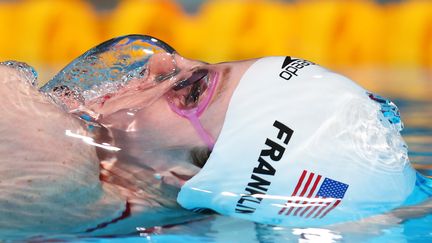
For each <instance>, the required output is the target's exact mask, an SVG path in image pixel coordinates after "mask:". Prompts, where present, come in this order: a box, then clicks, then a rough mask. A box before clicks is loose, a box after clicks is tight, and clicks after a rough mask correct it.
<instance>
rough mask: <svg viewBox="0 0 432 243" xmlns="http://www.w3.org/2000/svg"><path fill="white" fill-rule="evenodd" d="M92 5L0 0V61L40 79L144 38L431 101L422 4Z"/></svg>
mask: <svg viewBox="0 0 432 243" xmlns="http://www.w3.org/2000/svg"><path fill="white" fill-rule="evenodd" d="M94 2H99V4H101V3H102V4H103V1H92V2H89V1H86V0H27V1H0V60H8V59H15V60H20V61H25V62H27V63H29V64H31V65H33V66H34V67H36V69H37V70H38V71H39V72H41V70H42V75H41V76H42V77H41V79H42V81H46V80H47V79H49V77H51V76H52V75H53V74H55V73H56V72H57V71H59V70H60V69H61V68H62V67H63V66H65V65H66V64H67V63H69V62H70V61H71V60H73V59H74V58H75V57H77V56H78V55H80V54H81V53H83V52H84V51H86V50H88V49H89V48H91V47H93V46H95V45H96V44H98V43H100V42H102V41H104V40H107V39H110V38H112V37H115V36H120V35H125V34H131V33H135V34H148V35H152V36H155V37H158V38H160V39H162V40H164V41H166V42H168V43H169V44H171V45H172V46H173V47H174V48H175V49H177V51H178V52H179V53H180V54H182V55H184V56H186V57H189V58H195V59H200V60H204V61H207V62H221V61H229V60H239V59H246V58H254V57H260V56H268V55H291V56H297V57H302V58H304V59H308V60H311V61H313V62H316V63H319V64H321V65H323V66H326V67H330V68H333V69H336V70H339V71H342V72H343V73H345V74H347V75H348V76H350V77H352V78H354V79H356V80H358V81H360V83H362V84H365V86H367V88H369V89H372V90H374V89H375V90H376V89H378V90H380V89H384V88H385V93H389V94H393V93H397V94H398V96H402V97H404V96H406V97H407V98H411V99H415V98H422V99H425V98H428V99H429V98H430V99H432V95H431V94H432V88H431V86H432V85H431V84H430V83H431V79H432V75H431V72H430V70H431V69H432V1H413V0H411V1H409V0H406V1H398V2H394V1H392V2H390V3H385V4H383V3H377V2H375V1H290V2H287V1H260V0H250V1H246V0H243V1H240V0H231V1H229V0H225V1H223V0H208V1H204V2H203V3H202V4H200V6H199V8H198V9H197V10H196V11H195V12H193V13H191V12H190V11H186V10H185V9H184V6H183V5H181V4H180V3H179V2H176V1H174V0H119V1H115V5H113V6H112V7H110V8H101V7H98V4H94ZM389 85H390V86H391V87H388V86H389ZM402 91H409V92H407V93H406V94H404V93H403V92H402Z"/></svg>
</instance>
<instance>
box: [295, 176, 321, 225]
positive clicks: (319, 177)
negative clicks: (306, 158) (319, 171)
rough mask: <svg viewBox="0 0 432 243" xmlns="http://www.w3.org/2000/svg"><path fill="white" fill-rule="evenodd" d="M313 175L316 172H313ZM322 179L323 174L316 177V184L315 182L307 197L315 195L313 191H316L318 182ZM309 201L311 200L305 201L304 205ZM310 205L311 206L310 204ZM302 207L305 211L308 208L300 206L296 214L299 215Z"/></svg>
mask: <svg viewBox="0 0 432 243" xmlns="http://www.w3.org/2000/svg"><path fill="white" fill-rule="evenodd" d="M311 176H312V177H313V176H314V173H312V174H311ZM320 180H321V176H320V175H318V176H317V177H316V178H315V182H314V184H313V186H312V189H311V190H310V191H309V194H308V195H307V196H306V198H311V197H312V195H313V193H314V192H315V189H316V188H317V186H318V183H319V181H320ZM308 201H309V200H306V201H303V203H302V205H305V204H307V203H308ZM308 207H310V206H308ZM302 209H303V211H304V210H306V208H305V207H299V208H297V210H296V211H295V212H294V216H297V214H298V213H299V212H300V211H301V210H302Z"/></svg>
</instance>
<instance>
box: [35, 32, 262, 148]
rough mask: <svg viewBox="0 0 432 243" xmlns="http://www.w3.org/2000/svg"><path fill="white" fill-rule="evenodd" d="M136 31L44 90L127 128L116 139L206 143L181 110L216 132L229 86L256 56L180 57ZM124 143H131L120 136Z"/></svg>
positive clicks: (72, 108)
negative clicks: (213, 60)
mask: <svg viewBox="0 0 432 243" xmlns="http://www.w3.org/2000/svg"><path fill="white" fill-rule="evenodd" d="M134 38H136V36H131V37H122V39H121V40H120V41H117V42H115V41H114V42H115V43H114V44H113V41H108V42H106V43H109V45H110V46H109V48H108V49H107V45H108V44H106V43H103V44H101V45H100V46H98V47H96V48H94V49H96V51H93V52H92V50H93V49H92V50H90V51H89V52H87V53H86V54H87V56H86V54H84V55H83V56H81V57H80V58H78V59H77V60H75V61H74V62H72V63H71V64H70V65H69V66H68V67H67V68H65V69H64V71H62V72H61V73H60V74H59V75H57V76H56V77H55V78H54V79H53V80H51V81H50V82H49V83H48V84H47V85H45V86H44V87H42V90H43V91H45V92H49V93H50V94H51V96H53V97H54V98H55V99H56V100H57V101H58V102H60V103H61V104H62V105H63V106H64V107H65V108H67V110H68V111H69V112H72V113H76V114H77V115H79V116H82V115H83V114H85V115H86V116H87V117H88V116H90V117H92V119H93V120H95V121H97V122H99V123H101V124H102V125H104V126H106V127H108V128H111V129H112V130H113V131H115V132H119V133H125V134H123V135H120V134H119V137H118V139H121V138H125V137H128V138H129V139H131V138H133V140H135V141H134V142H136V140H138V141H139V145H140V149H141V150H148V151H150V150H153V151H154V150H163V149H183V148H193V147H199V146H207V145H208V144H206V141H203V138H202V135H200V134H199V132H197V128H196V123H195V127H194V125H192V124H193V122H191V121H190V120H189V119H186V118H185V115H184V114H193V116H194V117H195V118H198V120H199V121H200V123H201V125H202V127H203V128H204V129H205V130H206V132H207V133H208V135H209V136H210V137H213V138H216V137H217V135H218V134H219V131H220V129H221V127H222V124H223V118H224V115H225V111H226V109H227V106H228V102H229V99H230V97H231V94H232V91H233V90H234V88H235V86H236V84H237V82H238V81H239V79H240V77H241V75H242V74H243V72H244V71H245V69H246V68H247V67H248V66H249V65H250V64H251V63H252V62H253V61H246V62H237V63H223V64H216V65H210V64H207V63H204V62H201V61H196V60H190V59H187V58H184V57H182V56H180V55H179V54H177V53H176V52H175V51H174V50H173V49H172V48H170V47H167V45H166V44H165V43H162V44H161V43H159V42H158V43H159V44H158V45H153V43H151V44H150V45H149V44H148V42H142V41H141V40H140V39H134ZM156 41H158V40H156ZM130 43H133V44H130ZM98 48H99V49H98ZM101 50H102V51H101ZM149 52H151V55H147V53H149ZM95 53H96V54H97V55H96V54H95ZM140 58H141V59H140ZM130 60H132V61H130ZM95 70H96V71H95ZM89 73H91V75H89ZM107 73H108V74H107ZM122 73H124V74H126V75H119V74H122ZM101 77H102V78H101ZM115 132H114V133H115ZM126 134H127V136H126ZM127 142H131V143H132V141H129V140H128V141H123V142H122V143H123V144H124V143H127ZM129 147H136V145H135V146H133V145H131V146H129Z"/></svg>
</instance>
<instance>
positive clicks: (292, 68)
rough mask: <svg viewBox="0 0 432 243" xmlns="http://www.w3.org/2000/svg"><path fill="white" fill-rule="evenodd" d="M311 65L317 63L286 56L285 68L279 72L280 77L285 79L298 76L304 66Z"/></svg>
mask: <svg viewBox="0 0 432 243" xmlns="http://www.w3.org/2000/svg"><path fill="white" fill-rule="evenodd" d="M309 65H315V63H313V62H310V61H306V60H303V59H295V58H292V57H286V58H285V60H284V62H283V63H282V69H283V70H282V72H280V73H279V77H281V78H283V79H285V80H290V79H291V78H292V77H293V76H294V77H295V76H298V73H299V71H300V70H301V69H302V68H304V67H306V66H309Z"/></svg>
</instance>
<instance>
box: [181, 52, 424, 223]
mask: <svg viewBox="0 0 432 243" xmlns="http://www.w3.org/2000/svg"><path fill="white" fill-rule="evenodd" d="M380 103H381V104H380ZM392 112H393V113H392ZM390 113H392V114H396V116H391V115H389V114H390ZM398 118H399V117H398V111H397V108H396V107H395V106H394V105H393V104H392V103H391V102H388V101H386V100H382V99H381V98H380V97H379V96H375V95H372V94H370V93H368V92H367V91H366V90H364V89H363V88H361V87H360V86H358V85H356V84H355V83H354V82H352V81H351V80H349V79H347V78H346V77H344V76H341V75H339V74H336V73H333V72H331V71H329V70H327V69H324V68H322V67H320V66H318V65H315V64H314V63H312V62H309V61H305V60H302V59H296V58H290V57H268V58H262V59H259V60H258V61H257V62H255V63H254V64H253V65H252V66H251V67H250V68H249V70H248V71H247V72H246V73H245V74H244V75H243V77H242V79H241V80H240V83H239V85H238V87H237V88H236V90H235V92H234V94H233V97H232V99H231V101H230V104H229V107H228V111H227V114H226V118H225V122H224V125H223V128H222V131H221V134H220V135H219V138H218V140H217V142H216V145H215V147H214V150H213V152H212V153H211V155H210V157H209V159H208V161H207V163H206V164H205V166H204V167H203V168H202V170H201V171H200V172H199V173H198V174H197V175H195V176H194V177H193V178H192V179H190V180H189V181H188V182H186V184H185V185H184V186H183V187H182V188H181V191H180V193H179V195H178V198H177V201H178V202H179V204H180V205H182V206H183V207H184V208H186V209H189V210H200V209H203V208H207V209H211V210H214V211H216V212H218V213H220V214H223V215H230V216H235V217H240V218H244V219H248V220H253V221H256V222H260V223H267V224H278V225H296V226H300V225H304V226H318V225H325V224H332V223H339V222H344V221H352V220H358V219H361V218H364V217H366V216H370V215H372V214H378V213H382V212H385V211H388V210H390V209H392V208H395V207H397V206H400V205H402V204H403V202H404V200H405V199H406V198H407V197H408V196H409V195H410V193H411V192H412V191H413V188H414V186H415V181H416V172H415V170H414V169H413V168H412V167H411V166H410V164H409V161H408V156H407V147H406V144H405V142H404V141H403V139H402V137H401V136H400V134H399V130H400V129H401V128H402V124H401V122H400V120H399V119H398Z"/></svg>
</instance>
